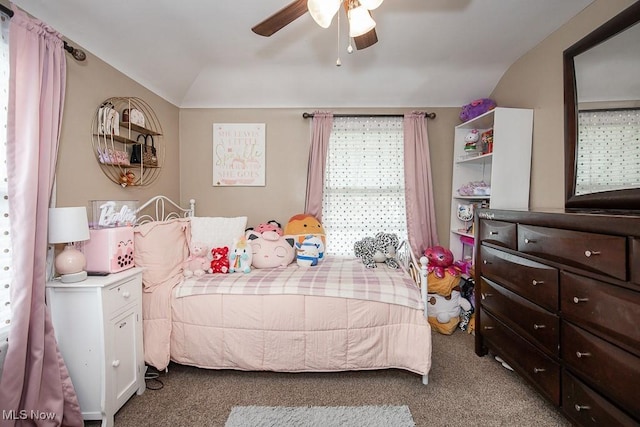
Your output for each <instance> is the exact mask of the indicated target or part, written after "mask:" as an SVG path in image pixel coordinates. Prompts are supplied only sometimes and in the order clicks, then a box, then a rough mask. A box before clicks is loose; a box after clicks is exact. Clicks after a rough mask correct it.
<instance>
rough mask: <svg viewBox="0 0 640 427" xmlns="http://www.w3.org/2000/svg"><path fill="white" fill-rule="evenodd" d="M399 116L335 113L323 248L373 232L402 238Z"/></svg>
mask: <svg viewBox="0 0 640 427" xmlns="http://www.w3.org/2000/svg"><path fill="white" fill-rule="evenodd" d="M404 188H405V187H404V132H403V119H402V117H335V118H334V121H333V129H332V132H331V137H330V139H329V150H328V153H327V163H326V172H325V182H324V194H323V200H322V225H323V227H324V229H325V233H326V237H327V253H328V254H332V255H342V256H353V244H354V243H355V242H356V241H358V240H360V239H362V238H363V237H367V236H371V237H373V236H374V235H375V234H376V233H377V232H379V231H384V232H386V233H396V234H397V235H398V237H399V238H400V239H406V238H407V220H406V208H405V192H404Z"/></svg>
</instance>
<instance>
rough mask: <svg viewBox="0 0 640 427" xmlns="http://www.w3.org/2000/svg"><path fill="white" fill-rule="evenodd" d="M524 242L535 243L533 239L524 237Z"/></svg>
mask: <svg viewBox="0 0 640 427" xmlns="http://www.w3.org/2000/svg"><path fill="white" fill-rule="evenodd" d="M524 242H525V243H535V242H536V241H535V240H533V239H524Z"/></svg>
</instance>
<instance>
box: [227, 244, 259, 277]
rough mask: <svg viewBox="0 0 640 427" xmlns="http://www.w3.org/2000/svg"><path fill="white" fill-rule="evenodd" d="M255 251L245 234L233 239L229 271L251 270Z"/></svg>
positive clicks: (245, 271)
mask: <svg viewBox="0 0 640 427" xmlns="http://www.w3.org/2000/svg"><path fill="white" fill-rule="evenodd" d="M252 259H253V251H252V248H251V245H250V244H249V242H248V240H247V238H246V237H245V236H241V237H239V238H237V239H233V246H232V247H231V251H230V252H229V273H235V272H243V273H249V272H250V271H251V261H252Z"/></svg>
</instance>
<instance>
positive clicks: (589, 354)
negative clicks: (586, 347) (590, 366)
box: [576, 351, 591, 359]
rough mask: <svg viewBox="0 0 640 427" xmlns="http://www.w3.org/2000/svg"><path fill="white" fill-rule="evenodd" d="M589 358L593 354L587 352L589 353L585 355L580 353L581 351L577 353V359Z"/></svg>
mask: <svg viewBox="0 0 640 427" xmlns="http://www.w3.org/2000/svg"><path fill="white" fill-rule="evenodd" d="M589 356H591V353H589V352H587V351H585V352H584V353H581V352H579V351H576V357H577V358H578V359H580V358H582V357H589Z"/></svg>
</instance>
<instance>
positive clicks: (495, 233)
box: [489, 231, 498, 236]
mask: <svg viewBox="0 0 640 427" xmlns="http://www.w3.org/2000/svg"><path fill="white" fill-rule="evenodd" d="M489 234H490V235H491V236H497V235H498V232H497V231H490V232H489Z"/></svg>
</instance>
